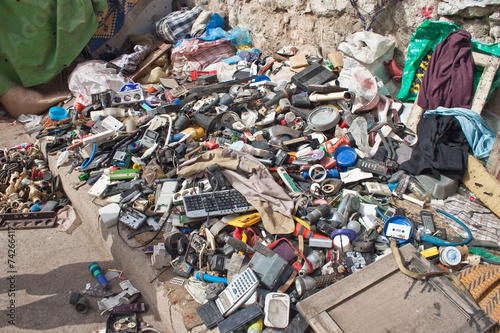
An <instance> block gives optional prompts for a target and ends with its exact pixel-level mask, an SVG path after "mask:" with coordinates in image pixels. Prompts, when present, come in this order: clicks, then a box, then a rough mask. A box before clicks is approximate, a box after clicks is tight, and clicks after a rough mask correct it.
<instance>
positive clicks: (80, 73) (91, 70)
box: [68, 60, 128, 101]
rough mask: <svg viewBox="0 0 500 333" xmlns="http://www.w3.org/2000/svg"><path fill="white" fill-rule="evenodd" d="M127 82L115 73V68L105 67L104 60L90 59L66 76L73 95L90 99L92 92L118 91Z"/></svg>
mask: <svg viewBox="0 0 500 333" xmlns="http://www.w3.org/2000/svg"><path fill="white" fill-rule="evenodd" d="M127 82H128V81H127V79H125V77H124V76H123V75H121V74H117V73H116V69H113V68H106V62H105V61H101V60H91V61H87V62H84V63H81V64H79V65H78V66H76V68H75V70H74V71H73V72H72V73H71V74H70V76H69V78H68V87H69V90H71V92H72V93H73V95H74V96H78V94H82V96H83V98H85V99H86V100H89V101H90V100H92V96H91V95H92V94H97V93H100V92H103V91H105V90H106V89H112V90H114V91H118V90H120V88H121V87H122V86H123V85H124V84H125V83H127Z"/></svg>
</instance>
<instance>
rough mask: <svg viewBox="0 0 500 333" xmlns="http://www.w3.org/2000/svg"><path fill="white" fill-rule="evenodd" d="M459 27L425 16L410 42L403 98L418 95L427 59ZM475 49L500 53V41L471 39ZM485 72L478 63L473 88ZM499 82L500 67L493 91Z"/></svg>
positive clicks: (401, 91)
mask: <svg viewBox="0 0 500 333" xmlns="http://www.w3.org/2000/svg"><path fill="white" fill-rule="evenodd" d="M458 29H460V28H459V27H458V26H457V25H456V24H453V23H448V22H437V21H430V20H425V21H424V23H422V24H421V25H420V26H419V27H418V28H417V30H416V31H415V32H414V33H413V35H412V36H411V39H410V45H409V46H408V55H407V56H406V62H405V67H404V70H403V84H402V85H401V89H400V91H399V94H398V98H399V99H400V100H402V101H403V102H406V101H413V100H415V98H416V97H417V95H418V91H419V89H420V84H421V83H422V78H423V76H424V73H425V70H426V69H427V63H428V61H429V59H430V56H431V54H432V51H433V50H434V48H435V47H436V45H437V44H438V43H440V42H442V41H443V40H444V39H445V38H446V36H448V34H449V33H450V32H452V31H455V30H458ZM471 44H472V50H471V51H472V52H478V51H480V52H481V53H486V54H489V55H494V56H496V57H500V45H499V44H498V43H495V44H483V43H480V42H478V41H477V40H471ZM482 73H483V69H482V68H481V67H478V66H476V67H475V71H474V92H475V91H476V88H477V85H478V83H479V79H480V78H481V75H482ZM499 82H500V71H497V73H496V75H495V79H494V80H493V84H492V85H491V89H490V93H491V92H492V91H493V90H494V89H495V88H496V87H497V86H498V83H499Z"/></svg>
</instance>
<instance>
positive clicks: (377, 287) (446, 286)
mask: <svg viewBox="0 0 500 333" xmlns="http://www.w3.org/2000/svg"><path fill="white" fill-rule="evenodd" d="M401 254H402V256H403V258H404V260H405V262H409V261H410V264H409V266H408V267H409V268H410V269H412V270H413V271H416V272H421V273H424V272H430V271H434V270H436V268H435V267H434V265H432V264H431V263H430V262H429V261H427V260H426V259H424V258H423V257H422V256H421V255H420V254H419V253H418V252H417V251H416V249H415V248H414V247H413V246H412V245H409V244H408V245H405V246H403V247H402V248H401ZM297 308H298V309H299V311H300V313H301V314H302V315H303V316H304V317H305V318H306V319H307V321H308V323H309V324H310V325H311V327H312V328H313V329H314V331H315V332H317V333H321V332H325V333H327V332H328V333H330V332H345V333H349V332H484V331H487V330H488V329H489V328H491V327H492V326H493V325H494V324H495V322H494V321H493V320H492V319H491V318H489V317H488V316H487V315H486V314H485V313H484V311H482V310H481V309H480V308H479V307H478V306H477V305H476V304H475V303H474V302H473V301H472V300H470V299H468V298H467V297H466V296H465V295H463V294H462V293H461V292H460V291H459V290H458V289H457V288H456V287H455V286H454V285H453V284H452V283H451V282H450V281H449V280H448V279H446V278H445V277H443V276H436V277H432V278H429V279H428V280H427V281H422V280H414V279H412V278H410V277H408V276H406V275H404V274H403V273H401V272H400V271H399V269H398V267H397V264H396V262H395V260H394V258H393V257H392V255H388V256H385V257H383V258H381V259H380V260H378V261H376V262H374V263H372V264H371V265H369V266H367V267H366V268H364V269H362V270H360V271H358V272H356V273H354V274H352V275H351V276H348V277H347V278H345V279H343V280H341V281H338V282H336V283H334V284H333V285H331V286H329V287H327V288H325V289H324V290H322V291H320V292H318V293H316V294H314V295H312V296H310V297H308V298H307V299H305V300H304V301H301V302H299V303H298V304H297Z"/></svg>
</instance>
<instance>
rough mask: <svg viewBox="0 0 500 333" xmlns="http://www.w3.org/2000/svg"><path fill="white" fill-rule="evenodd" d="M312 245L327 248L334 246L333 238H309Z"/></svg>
mask: <svg viewBox="0 0 500 333" xmlns="http://www.w3.org/2000/svg"><path fill="white" fill-rule="evenodd" d="M309 246H310V247H322V248H325V249H331V248H333V240H331V239H330V238H314V237H313V238H309Z"/></svg>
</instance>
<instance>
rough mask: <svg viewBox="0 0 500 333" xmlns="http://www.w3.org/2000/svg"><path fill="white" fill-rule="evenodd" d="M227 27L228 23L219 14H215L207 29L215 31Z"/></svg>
mask: <svg viewBox="0 0 500 333" xmlns="http://www.w3.org/2000/svg"><path fill="white" fill-rule="evenodd" d="M225 27H226V23H225V22H224V18H223V17H222V16H220V15H219V14H214V15H212V16H211V17H210V21H209V22H208V23H207V25H206V26H205V28H206V29H207V30H208V29H215V28H222V29H224V28H225Z"/></svg>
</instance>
